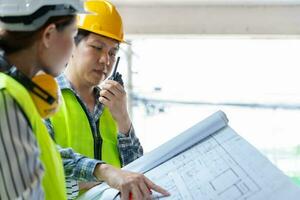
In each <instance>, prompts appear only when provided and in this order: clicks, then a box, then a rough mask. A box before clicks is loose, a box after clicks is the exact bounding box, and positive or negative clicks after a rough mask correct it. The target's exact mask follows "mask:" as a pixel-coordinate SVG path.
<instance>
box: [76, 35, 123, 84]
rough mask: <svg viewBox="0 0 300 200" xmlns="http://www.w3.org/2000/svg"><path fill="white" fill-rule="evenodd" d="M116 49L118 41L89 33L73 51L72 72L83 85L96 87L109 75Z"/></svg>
mask: <svg viewBox="0 0 300 200" xmlns="http://www.w3.org/2000/svg"><path fill="white" fill-rule="evenodd" d="M118 49H119V42H118V41H116V40H113V39H110V38H107V37H103V36H100V35H97V34H93V33H90V34H89V35H88V36H86V37H85V38H84V39H83V40H82V41H80V43H79V44H78V45H77V46H76V47H75V49H74V52H73V63H74V69H72V70H76V72H77V75H78V76H77V77H79V78H80V79H81V81H84V83H85V84H88V85H90V86H96V85H98V84H99V83H101V82H102V81H103V80H105V79H106V78H107V77H108V76H109V74H110V73H111V71H112V66H113V64H114V62H115V57H116V53H117V52H118Z"/></svg>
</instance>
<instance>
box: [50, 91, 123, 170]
mask: <svg viewBox="0 0 300 200" xmlns="http://www.w3.org/2000/svg"><path fill="white" fill-rule="evenodd" d="M62 95H63V101H62V105H61V107H60V108H59V111H58V112H57V113H56V114H55V115H54V116H53V117H51V119H50V120H51V123H52V126H53V129H54V138H55V141H56V143H57V144H59V145H61V146H62V147H71V148H73V149H74V150H75V152H78V153H80V154H82V155H85V156H87V157H89V158H95V153H96V154H97V153H101V160H103V161H105V162H106V163H108V164H111V165H113V166H115V167H119V168H120V167H121V162H120V156H119V151H118V147H117V125H116V122H115V121H114V119H113V117H112V115H111V113H110V112H109V110H108V108H106V107H105V108H104V110H103V113H102V115H101V117H100V122H99V126H98V127H97V128H98V131H99V132H100V135H99V136H97V137H96V136H95V135H93V132H92V129H91V126H90V123H89V120H88V117H87V115H86V113H85V111H84V109H83V108H82V106H81V105H80V103H79V102H78V100H77V98H76V96H75V95H74V93H73V92H72V91H71V90H69V89H64V90H62ZM99 137H101V139H102V144H99V143H98V144H97V142H99V141H100V140H101V139H100V138H99ZM96 145H99V146H100V148H99V149H98V151H101V152H98V151H97V149H96V152H95V149H94V148H95V146H96ZM98 159H100V158H98Z"/></svg>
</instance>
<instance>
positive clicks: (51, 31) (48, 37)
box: [42, 24, 57, 48]
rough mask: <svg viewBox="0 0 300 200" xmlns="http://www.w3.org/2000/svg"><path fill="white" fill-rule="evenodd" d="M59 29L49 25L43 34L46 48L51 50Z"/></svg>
mask: <svg viewBox="0 0 300 200" xmlns="http://www.w3.org/2000/svg"><path fill="white" fill-rule="evenodd" d="M56 34H57V29H56V25H55V24H49V25H48V26H47V27H46V28H45V29H44V31H43V32H42V42H43V45H44V46H45V47H46V48H50V46H51V44H52V43H53V40H55V37H56Z"/></svg>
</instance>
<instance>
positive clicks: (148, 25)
mask: <svg viewBox="0 0 300 200" xmlns="http://www.w3.org/2000/svg"><path fill="white" fill-rule="evenodd" d="M111 1H112V2H113V3H114V4H115V5H116V6H117V8H118V9H119V11H120V13H121V15H122V17H123V21H124V27H125V32H126V34H127V35H198V36H199V35H200V36H206V35H255V36H265V35H268V36H282V35H291V36H296V37H297V36H298V34H299V33H300V1H298V0H111Z"/></svg>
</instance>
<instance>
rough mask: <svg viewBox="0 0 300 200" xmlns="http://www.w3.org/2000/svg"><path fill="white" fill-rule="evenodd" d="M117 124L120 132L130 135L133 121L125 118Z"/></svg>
mask: <svg viewBox="0 0 300 200" xmlns="http://www.w3.org/2000/svg"><path fill="white" fill-rule="evenodd" d="M117 123H118V129H119V132H120V133H123V134H125V135H128V133H129V131H130V128H131V120H130V119H129V117H127V118H123V120H120V121H119V122H117Z"/></svg>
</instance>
